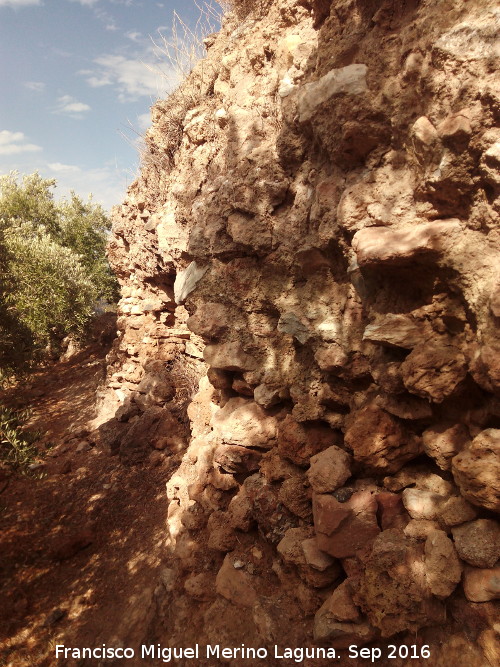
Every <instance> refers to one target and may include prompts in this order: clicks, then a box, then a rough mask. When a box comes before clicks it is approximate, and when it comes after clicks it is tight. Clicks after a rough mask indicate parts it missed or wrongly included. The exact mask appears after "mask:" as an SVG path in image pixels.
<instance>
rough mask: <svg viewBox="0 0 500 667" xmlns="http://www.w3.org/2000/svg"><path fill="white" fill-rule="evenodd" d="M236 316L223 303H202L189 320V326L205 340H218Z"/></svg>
mask: <svg viewBox="0 0 500 667" xmlns="http://www.w3.org/2000/svg"><path fill="white" fill-rule="evenodd" d="M233 319H234V318H233V317H232V316H231V314H230V312H229V310H228V309H227V308H226V306H224V305H223V304H221V303H211V302H207V303H202V304H201V305H200V306H198V308H197V309H196V313H195V314H194V315H191V317H190V318H189V319H188V321H187V323H186V324H187V326H188V328H189V329H190V331H192V332H193V333H195V334H196V335H197V336H201V337H202V338H204V339H205V340H218V339H219V338H220V337H221V336H223V335H224V333H225V332H226V331H227V330H228V328H229V324H230V322H232V320H233Z"/></svg>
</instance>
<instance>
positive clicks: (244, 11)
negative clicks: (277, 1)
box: [219, 0, 274, 19]
mask: <svg viewBox="0 0 500 667" xmlns="http://www.w3.org/2000/svg"><path fill="white" fill-rule="evenodd" d="M273 2H274V0H219V4H220V5H221V7H222V8H223V9H224V10H225V11H233V12H234V13H235V14H236V16H237V17H238V18H239V19H244V18H246V17H247V16H249V14H251V13H255V14H257V15H259V14H261V13H262V12H264V11H265V10H266V9H269V7H270V6H271V5H272V4H273Z"/></svg>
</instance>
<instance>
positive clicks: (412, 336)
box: [363, 313, 425, 350]
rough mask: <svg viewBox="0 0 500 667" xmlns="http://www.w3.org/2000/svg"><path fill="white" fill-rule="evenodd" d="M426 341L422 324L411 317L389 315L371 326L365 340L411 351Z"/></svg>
mask: <svg viewBox="0 0 500 667" xmlns="http://www.w3.org/2000/svg"><path fill="white" fill-rule="evenodd" d="M423 339H425V333H424V330H423V327H422V325H421V324H420V323H418V322H416V321H415V320H414V319H413V318H412V317H410V316H409V315H403V314H393V313H388V314H387V315H384V316H381V317H379V318H377V320H376V321H375V322H373V323H372V324H369V325H368V326H367V327H366V329H365V331H364V333H363V340H369V341H371V342H372V343H380V344H381V345H385V346H387V347H393V348H394V347H395V348H399V347H402V348H404V349H407V350H411V349H413V348H414V347H416V346H417V345H418V344H419V343H421V342H422V340H423Z"/></svg>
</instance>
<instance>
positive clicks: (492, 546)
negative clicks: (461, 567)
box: [451, 519, 500, 568]
mask: <svg viewBox="0 0 500 667" xmlns="http://www.w3.org/2000/svg"><path fill="white" fill-rule="evenodd" d="M451 532H452V534H453V540H454V542H455V548H456V550H457V553H458V555H459V556H460V558H461V559H462V560H464V561H465V562H466V563H468V564H469V565H473V566H474V567H479V568H489V567H493V565H495V563H496V562H497V560H499V559H500V524H499V523H498V522H497V521H494V520H493V519H478V520H477V521H469V522H468V523H464V524H462V525H460V526H455V527H454V528H452V529H451Z"/></svg>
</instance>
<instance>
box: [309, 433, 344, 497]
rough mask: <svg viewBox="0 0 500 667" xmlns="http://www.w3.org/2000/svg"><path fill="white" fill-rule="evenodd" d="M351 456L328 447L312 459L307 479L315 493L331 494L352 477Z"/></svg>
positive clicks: (336, 448)
mask: <svg viewBox="0 0 500 667" xmlns="http://www.w3.org/2000/svg"><path fill="white" fill-rule="evenodd" d="M350 464H351V456H350V455H349V454H347V452H345V451H344V450H343V449H340V447H335V445H334V446H332V447H328V449H325V450H324V451H323V452H320V453H319V454H316V455H315V456H312V457H311V467H310V468H309V470H308V471H307V478H308V480H309V483H310V484H311V486H312V488H313V490H314V492H315V493H329V492H330V491H335V490H336V489H338V488H339V486H342V485H343V484H344V482H345V481H346V480H347V479H349V477H350V476H351V468H350Z"/></svg>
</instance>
